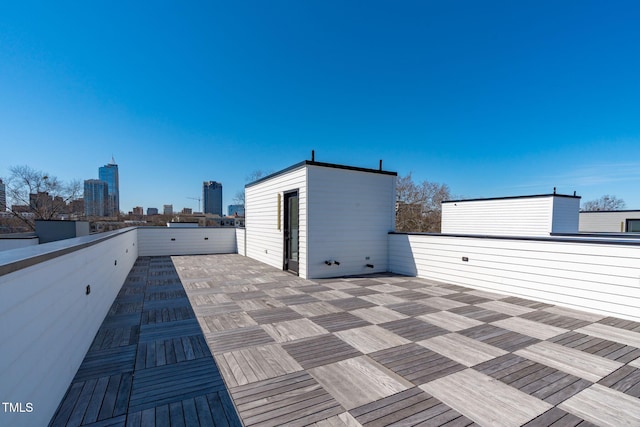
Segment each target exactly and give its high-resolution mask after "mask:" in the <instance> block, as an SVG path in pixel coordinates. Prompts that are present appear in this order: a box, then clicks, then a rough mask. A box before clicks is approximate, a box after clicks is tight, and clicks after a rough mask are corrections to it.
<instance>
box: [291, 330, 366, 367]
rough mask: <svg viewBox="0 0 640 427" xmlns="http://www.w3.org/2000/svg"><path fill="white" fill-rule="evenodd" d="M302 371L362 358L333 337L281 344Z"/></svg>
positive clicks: (356, 351)
mask: <svg viewBox="0 0 640 427" xmlns="http://www.w3.org/2000/svg"><path fill="white" fill-rule="evenodd" d="M282 347H283V348H284V349H285V350H286V351H287V353H289V354H290V355H291V356H292V357H293V358H294V359H295V360H296V361H297V362H298V363H300V365H302V367H303V368H304V369H311V368H315V367H317V366H322V365H327V364H330V363H335V362H338V361H340V360H344V359H349V358H352V357H358V356H362V353H361V352H359V351H358V350H356V349H355V348H353V347H351V346H350V345H349V344H347V343H346V342H344V341H342V340H341V339H340V338H338V337H336V336H335V335H323V336H320V337H317V338H311V339H308V340H303V341H297V342H294V343H288V344H283V346H282Z"/></svg>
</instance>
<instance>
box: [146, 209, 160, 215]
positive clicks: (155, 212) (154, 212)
mask: <svg viewBox="0 0 640 427" xmlns="http://www.w3.org/2000/svg"><path fill="white" fill-rule="evenodd" d="M147 215H158V208H147Z"/></svg>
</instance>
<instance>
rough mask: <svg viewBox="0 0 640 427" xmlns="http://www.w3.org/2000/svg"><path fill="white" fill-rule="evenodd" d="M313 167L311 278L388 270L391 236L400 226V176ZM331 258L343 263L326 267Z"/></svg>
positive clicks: (309, 260)
mask: <svg viewBox="0 0 640 427" xmlns="http://www.w3.org/2000/svg"><path fill="white" fill-rule="evenodd" d="M308 168H309V169H308V182H309V192H308V215H309V231H308V233H309V257H308V263H309V265H308V270H309V277H310V278H322V277H336V276H344V275H354V274H366V273H374V272H385V271H387V270H388V250H387V240H388V237H387V234H388V232H389V231H393V230H394V227H395V211H394V207H395V203H394V202H395V178H396V177H395V176H393V175H386V174H378V173H371V172H363V171H353V170H345V169H338V168H329V167H322V166H314V165H310V166H309V167H308ZM332 260H335V261H338V262H340V265H335V264H334V265H331V266H328V265H326V263H325V261H332ZM366 264H371V265H373V268H370V267H366Z"/></svg>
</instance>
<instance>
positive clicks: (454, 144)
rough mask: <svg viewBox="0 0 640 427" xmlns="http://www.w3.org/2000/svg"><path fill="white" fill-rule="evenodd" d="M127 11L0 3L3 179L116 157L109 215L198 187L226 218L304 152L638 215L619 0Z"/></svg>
mask: <svg viewBox="0 0 640 427" xmlns="http://www.w3.org/2000/svg"><path fill="white" fill-rule="evenodd" d="M124 8H125V6H124V5H117V4H116V5H110V6H106V5H100V4H90V5H83V6H82V7H78V6H77V5H66V6H65V5H59V4H46V3H45V4H42V5H39V6H38V7H32V6H31V5H29V4H28V3H23V2H8V3H5V4H3V5H2V6H0V38H1V40H2V41H3V42H2V43H0V61H2V64H3V69H2V78H0V93H2V96H1V97H0V114H2V117H3V126H2V127H0V141H2V146H3V155H2V156H1V157H0V177H1V178H6V177H7V176H8V175H9V168H10V167H11V166H14V165H22V164H27V165H30V166H31V167H33V168H35V169H38V170H43V171H47V172H49V173H50V174H51V175H54V176H57V177H59V178H60V179H62V180H65V181H69V180H72V179H83V178H84V177H89V176H94V173H95V172H94V171H95V169H94V165H99V164H104V159H105V158H106V159H108V158H110V157H111V155H115V157H116V158H117V159H118V164H119V165H120V177H119V178H120V186H121V191H120V205H121V210H122V211H124V212H128V211H130V210H132V208H133V207H135V206H144V207H145V208H146V207H158V208H161V207H162V205H163V204H166V203H172V204H173V205H174V206H176V208H177V209H181V208H182V207H188V208H192V209H193V210H194V211H195V210H198V202H197V200H193V199H192V198H197V197H198V196H199V194H200V189H199V185H200V183H201V182H203V181H206V180H208V179H210V178H211V177H215V178H216V179H217V180H219V181H221V182H224V185H225V193H224V195H223V206H228V205H229V204H233V203H234V196H235V195H236V194H237V193H238V192H239V191H242V190H243V188H244V185H245V184H246V182H247V179H248V177H249V176H251V175H252V173H253V172H254V171H256V170H260V171H263V172H269V171H275V170H280V169H283V168H286V167H288V166H290V165H292V164H295V163H298V162H300V161H302V160H304V159H309V158H310V153H311V150H315V151H316V160H318V161H323V162H330V163H339V164H347V165H353V166H359V167H370V168H377V166H378V161H379V160H380V159H382V160H383V167H384V169H386V170H391V171H396V172H398V174H399V175H400V176H406V175H407V174H409V173H412V174H413V178H414V181H417V182H421V181H423V180H429V181H432V182H437V183H443V184H447V185H448V186H449V187H450V188H451V192H452V194H454V195H456V196H457V197H459V198H487V197H506V196H518V195H530V194H545V193H546V194H548V193H551V192H552V191H553V188H554V187H556V188H557V191H558V192H560V193H565V194H573V191H576V192H577V194H578V195H579V196H582V200H583V201H589V200H593V199H597V198H599V197H600V196H602V195H604V194H611V195H615V196H617V197H620V198H622V199H624V200H625V201H626V208H627V209H640V193H639V192H638V191H637V187H638V184H640V163H639V162H638V161H637V160H636V159H635V158H634V157H633V155H632V153H634V152H636V150H637V146H638V145H639V144H640V124H639V122H638V120H637V118H638V117H640V80H638V78H637V76H638V75H640V55H638V48H637V46H638V43H637V42H638V40H640V26H638V25H637V21H638V18H639V17H640V4H637V3H636V2H630V1H613V2H608V3H606V4H604V3H602V2H597V1H585V2H579V3H575V2H566V1H559V2H558V1H553V2H552V1H540V2H536V3H535V4H522V3H519V2H516V3H514V2H505V1H488V2H483V3H482V4H478V3H477V2H473V1H469V0H466V1H465V0H463V1H460V2H456V3H450V2H444V3H439V2H414V1H408V2H403V3H401V4H396V3H390V2H381V1H373V2H370V3H368V4H367V5H366V7H363V6H362V5H361V4H360V3H357V2H353V1H345V2H339V3H338V2H322V3H314V2H304V3H298V2H290V1H284V0H282V1H275V2H270V3H269V4H264V3H262V2H257V1H248V2H242V3H241V4H235V3H213V4H212V3H210V2H199V1H196V2H190V3H188V4H171V5H157V4H156V3H151V2H146V1H141V2H136V3H135V4H131V5H127V7H126V9H124ZM150 11H152V12H151V13H150ZM114 28H118V31H114V30H113V29H114ZM88 147H90V149H87V148H88ZM70 153H72V154H73V155H70ZM78 159H81V161H78Z"/></svg>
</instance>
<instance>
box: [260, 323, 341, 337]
mask: <svg viewBox="0 0 640 427" xmlns="http://www.w3.org/2000/svg"><path fill="white" fill-rule="evenodd" d="M262 329H264V330H265V331H266V332H267V333H268V334H269V335H271V337H273V339H274V340H275V341H276V342H279V343H283V342H288V341H295V340H299V339H302V338H309V337H314V336H317V335H323V334H328V333H329V331H327V330H326V329H325V328H323V327H322V326H319V325H317V324H315V323H313V322H312V321H311V320H309V319H296V320H288V321H286V322H279V323H272V324H269V325H262Z"/></svg>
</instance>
